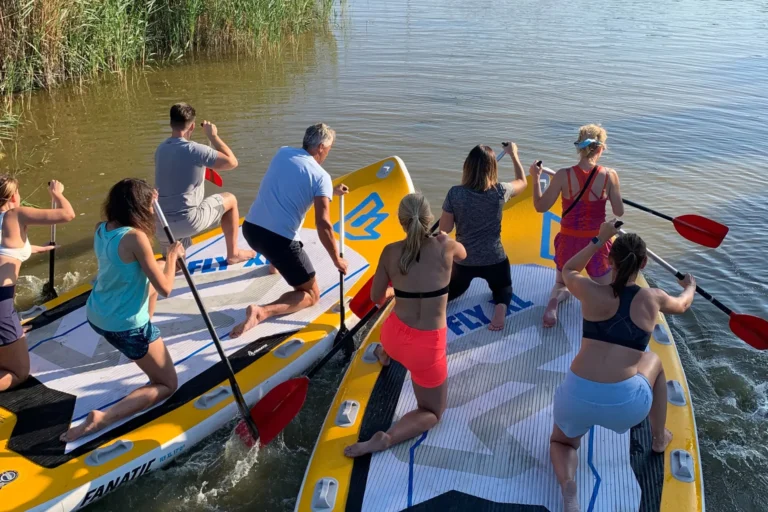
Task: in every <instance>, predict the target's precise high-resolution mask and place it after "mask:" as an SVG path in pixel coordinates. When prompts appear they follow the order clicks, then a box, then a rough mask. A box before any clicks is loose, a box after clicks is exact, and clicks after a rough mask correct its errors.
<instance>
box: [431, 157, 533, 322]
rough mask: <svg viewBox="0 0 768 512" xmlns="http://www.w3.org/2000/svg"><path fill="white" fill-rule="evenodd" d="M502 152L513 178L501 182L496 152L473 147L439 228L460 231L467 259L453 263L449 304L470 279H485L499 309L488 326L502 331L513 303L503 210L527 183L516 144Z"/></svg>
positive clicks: (461, 292) (452, 191) (453, 188)
mask: <svg viewBox="0 0 768 512" xmlns="http://www.w3.org/2000/svg"><path fill="white" fill-rule="evenodd" d="M504 151H505V152H506V153H508V154H509V155H510V156H511V157H512V163H513V164H514V167H515V179H514V180H513V181H511V182H510V183H499V179H498V168H497V165H496V154H495V153H494V152H493V149H491V148H490V147H489V146H483V145H479V146H475V147H474V148H472V151H470V152H469V155H468V156H467V159H466V160H465V161H464V173H463V175H462V179H461V185H456V186H455V187H451V189H450V190H449V191H448V195H447V196H446V198H445V202H444V203H443V214H442V216H441V217H440V230H441V231H444V232H446V233H450V232H451V231H452V230H453V228H454V226H455V227H456V240H457V241H458V242H460V243H461V244H463V245H464V247H465V248H466V250H467V258H466V259H465V260H463V261H462V262H461V264H458V263H454V265H453V272H452V274H451V284H450V292H449V294H448V300H452V299H455V298H456V297H458V296H460V295H461V294H463V293H464V292H465V291H467V288H469V285H470V283H471V282H472V279H474V278H476V277H479V278H481V279H485V281H486V282H487V283H488V286H489V287H490V288H491V292H492V293H493V301H494V302H495V303H496V307H495V308H494V310H493V319H492V320H491V325H489V326H488V328H489V329H490V330H492V331H498V330H501V329H502V328H503V327H504V319H505V318H506V314H507V308H508V307H509V303H510V301H511V300H512V278H511V276H510V273H509V270H510V269H509V259H508V258H507V255H506V253H505V252H504V247H503V246H502V245H501V215H502V214H501V211H502V209H503V208H504V203H506V202H507V201H509V200H510V199H511V198H512V197H514V196H516V195H518V194H520V193H521V192H522V191H523V190H525V187H526V186H527V185H528V182H527V181H526V178H525V173H524V172H523V165H522V164H521V163H520V158H519V157H518V156H517V145H515V143H514V142H508V143H506V144H505V146H504Z"/></svg>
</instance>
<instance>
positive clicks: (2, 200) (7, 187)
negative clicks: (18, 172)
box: [0, 174, 19, 207]
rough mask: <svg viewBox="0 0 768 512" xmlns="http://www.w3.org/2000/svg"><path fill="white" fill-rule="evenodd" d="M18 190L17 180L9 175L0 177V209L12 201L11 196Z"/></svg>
mask: <svg viewBox="0 0 768 512" xmlns="http://www.w3.org/2000/svg"><path fill="white" fill-rule="evenodd" d="M18 190H19V180H17V179H16V178H14V177H12V176H10V175H9V174H3V175H0V207H2V206H4V205H5V204H6V203H7V202H8V201H10V200H11V199H13V195H14V194H15V193H16V192H17V191H18Z"/></svg>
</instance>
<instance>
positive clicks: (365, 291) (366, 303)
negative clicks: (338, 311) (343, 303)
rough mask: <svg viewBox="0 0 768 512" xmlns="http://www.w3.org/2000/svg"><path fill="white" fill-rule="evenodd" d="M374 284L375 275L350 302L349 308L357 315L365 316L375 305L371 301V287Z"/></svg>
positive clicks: (359, 316)
mask: <svg viewBox="0 0 768 512" xmlns="http://www.w3.org/2000/svg"><path fill="white" fill-rule="evenodd" d="M372 286H373V277H371V278H370V279H369V280H368V282H367V283H365V284H364V285H363V287H362V288H360V291H359V292H357V295H355V296H354V297H353V298H352V300H351V301H350V302H349V309H351V310H352V312H353V313H354V314H355V315H356V316H357V318H363V317H364V316H365V315H366V313H368V312H369V311H370V310H371V308H372V307H373V301H371V287H372Z"/></svg>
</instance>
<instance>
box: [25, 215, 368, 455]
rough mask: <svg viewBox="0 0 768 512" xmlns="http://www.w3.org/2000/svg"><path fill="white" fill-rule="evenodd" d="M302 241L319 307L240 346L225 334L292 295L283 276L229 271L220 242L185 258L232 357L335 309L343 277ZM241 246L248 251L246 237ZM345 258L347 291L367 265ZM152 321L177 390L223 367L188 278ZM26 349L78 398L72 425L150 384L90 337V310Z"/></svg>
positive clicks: (275, 321)
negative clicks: (249, 310) (249, 309)
mask: <svg viewBox="0 0 768 512" xmlns="http://www.w3.org/2000/svg"><path fill="white" fill-rule="evenodd" d="M301 239H302V241H303V242H304V249H305V250H306V252H307V254H308V255H309V258H310V260H311V261H312V263H313V265H314V267H315V270H316V272H317V276H316V277H317V282H318V286H319V288H320V292H321V298H320V301H319V302H318V303H317V304H316V305H315V306H313V307H311V308H307V309H305V310H302V311H299V312H297V313H294V314H292V315H286V316H283V317H275V318H272V319H270V320H268V321H267V322H264V323H262V324H260V325H258V326H257V327H256V328H254V329H252V330H250V331H248V332H246V333H245V334H244V335H243V336H241V337H240V338H237V339H235V340H233V339H230V338H229V336H228V334H229V332H230V331H231V329H232V327H233V326H234V325H236V324H237V323H239V322H241V321H243V320H244V319H245V308H246V306H248V305H249V304H253V303H256V304H266V303H269V302H272V301H273V300H275V299H277V298H278V297H279V296H280V295H282V294H283V293H285V292H287V291H290V290H291V289H292V288H291V287H290V286H289V285H288V283H286V282H285V280H284V279H283V278H282V277H280V276H279V275H270V274H269V273H268V269H267V265H266V261H265V260H264V258H263V257H262V256H261V255H258V256H257V257H256V258H254V259H252V260H251V261H249V262H246V263H241V264H238V265H227V264H226V248H225V245H224V237H223V235H217V236H214V237H213V238H210V239H208V240H205V241H203V242H200V243H198V244H195V245H193V246H192V247H190V248H189V249H188V250H187V266H188V267H189V268H190V271H191V273H192V278H193V279H194V281H195V285H196V286H197V289H198V291H199V292H200V295H201V297H202V299H203V302H204V304H205V306H206V309H207V310H208V313H209V315H210V317H211V320H212V321H213V323H214V325H215V327H216V331H217V333H218V335H219V337H220V338H221V340H222V344H223V346H224V351H225V352H226V353H227V355H231V354H233V353H234V352H236V351H237V350H239V349H241V348H243V347H245V346H246V345H248V344H249V343H251V342H253V341H255V340H257V339H259V338H263V337H265V336H270V335H275V334H280V333H284V332H290V331H295V330H299V329H301V328H303V327H304V326H306V325H307V324H309V323H310V322H312V321H313V320H315V318H317V317H318V316H319V315H320V314H322V313H324V312H325V311H327V310H328V309H329V308H331V307H332V306H333V305H334V304H336V303H338V300H339V292H338V285H339V272H338V270H336V268H335V267H334V266H333V264H332V263H331V260H330V257H329V256H328V254H327V252H326V251H325V249H324V248H323V246H322V244H321V243H320V240H319V238H318V236H317V232H316V231H315V230H309V229H302V231H301ZM238 245H239V246H240V247H248V245H247V243H246V242H245V239H244V238H243V236H242V231H241V232H240V240H239V242H238ZM345 257H346V259H347V261H348V262H349V272H348V274H347V278H346V281H345V286H347V287H349V286H351V285H352V284H353V283H354V282H355V281H356V280H357V279H358V278H359V277H360V276H361V275H362V274H363V273H364V271H365V269H367V268H368V266H369V264H368V262H367V261H365V259H364V258H363V257H362V256H360V255H359V254H357V253H355V252H354V251H352V250H351V249H349V248H346V250H345ZM152 321H153V323H154V324H156V325H157V326H158V327H159V328H160V331H161V332H162V337H163V340H164V342H165V344H166V346H167V347H168V350H169V352H170V354H171V357H172V358H173V361H174V364H175V366H176V372H177V373H178V379H179V386H181V385H183V384H184V383H185V382H187V381H189V380H190V379H191V378H193V377H195V376H196V375H198V374H200V373H201V372H202V371H204V370H206V369H207V368H209V367H211V366H212V365H214V364H216V363H217V362H219V361H220V358H219V355H218V353H217V351H216V347H215V345H214V344H213V341H212V340H211V337H210V334H209V333H208V330H207V329H206V327H205V324H204V322H203V319H202V317H201V316H200V313H199V310H198V308H197V305H196V303H195V301H194V298H193V297H192V293H191V292H190V290H189V287H188V286H187V283H186V281H185V279H184V277H183V276H181V275H179V276H177V277H176V283H175V286H174V290H173V293H172V294H171V296H170V297H168V298H166V299H163V298H161V299H160V300H159V301H158V303H157V310H156V312H155V316H154V318H153V320H152ZM27 344H28V346H29V347H30V360H31V368H32V375H34V376H35V377H37V378H38V379H39V380H40V381H42V382H43V383H44V384H45V385H46V386H47V387H49V388H52V389H56V390H59V391H62V392H65V393H69V394H72V395H75V396H76V397H77V401H76V404H75V409H74V413H73V416H72V424H73V425H75V424H77V423H79V422H81V421H83V420H84V418H85V416H86V415H87V414H88V412H90V411H91V410H93V409H101V410H104V409H105V408H107V407H109V406H110V405H112V404H114V403H115V402H117V401H119V400H120V399H122V398H123V397H125V396H126V395H127V394H128V393H130V392H131V391H132V390H133V389H135V388H137V387H139V386H141V385H144V384H146V383H147V378H146V376H145V375H144V373H143V372H142V371H141V370H140V369H139V368H138V366H137V365H136V364H134V363H133V362H132V361H131V360H129V359H128V358H126V357H125V356H124V355H122V354H121V353H120V352H118V351H117V350H115V349H114V348H113V347H112V346H111V345H110V344H109V343H107V342H106V341H105V340H104V339H103V338H102V337H101V336H99V335H97V334H96V333H95V332H94V331H93V330H92V329H91V327H90V326H89V325H88V323H87V321H86V313H85V306H83V307H81V308H79V309H77V310H75V311H73V312H71V313H69V314H67V315H65V316H63V317H61V318H59V319H57V320H55V321H53V322H51V323H49V324H48V325H45V326H43V327H41V328H39V329H36V330H34V331H32V332H30V333H29V336H28V338H27ZM129 419H130V418H126V419H125V420H124V421H123V422H120V423H117V424H114V425H112V426H111V427H110V428H114V427H115V426H117V425H119V424H121V423H124V422H125V421H128V420H129ZM107 430H108V429H107ZM103 433H104V431H101V432H99V433H97V434H96V435H102V434H103ZM92 438H93V436H86V437H83V438H81V439H78V440H77V441H75V442H74V443H68V444H67V448H66V451H67V452H69V451H71V450H73V449H75V448H77V447H78V446H80V445H82V444H84V443H86V442H88V441H90V440H91V439H92Z"/></svg>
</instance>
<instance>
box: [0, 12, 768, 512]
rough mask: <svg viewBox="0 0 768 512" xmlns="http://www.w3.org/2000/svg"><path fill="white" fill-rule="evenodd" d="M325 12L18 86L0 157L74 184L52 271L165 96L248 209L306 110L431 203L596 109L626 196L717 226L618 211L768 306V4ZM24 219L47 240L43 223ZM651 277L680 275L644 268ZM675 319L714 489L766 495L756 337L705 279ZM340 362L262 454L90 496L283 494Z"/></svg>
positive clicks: (750, 500) (230, 500)
mask: <svg viewBox="0 0 768 512" xmlns="http://www.w3.org/2000/svg"><path fill="white" fill-rule="evenodd" d="M336 12H337V16H336V18H335V19H334V21H333V24H332V25H333V26H332V28H330V29H328V30H322V31H317V32H315V33H312V34H307V35H304V36H301V37H297V38H295V39H293V40H292V41H288V42H286V43H285V44H283V45H282V46H281V47H280V49H279V50H274V51H271V52H267V53H265V54H263V55H261V56H258V57H240V58H237V57H230V58H226V59H206V60H197V61H194V62H193V61H189V62H187V63H185V64H181V65H178V66H174V67H171V68H162V69H159V70H156V71H152V72H149V73H146V74H144V73H135V74H131V75H129V76H127V77H123V78H113V77H110V78H108V79H105V80H102V81H100V82H98V83H95V84H91V85H89V86H88V87H87V88H86V90H85V91H79V90H75V89H59V90H56V91H54V92H52V93H50V94H48V93H39V94H35V95H33V96H32V98H31V99H30V101H29V109H30V112H31V113H30V115H29V117H28V122H27V124H26V125H25V126H24V128H23V130H22V134H21V139H20V141H19V146H18V152H17V153H16V154H14V153H13V151H9V150H6V153H8V155H7V156H6V158H5V159H4V160H2V162H0V166H3V167H8V166H11V167H18V168H22V169H25V170H26V173H25V174H24V175H23V177H22V194H23V196H25V195H26V194H28V193H32V192H33V191H34V193H32V194H31V195H30V196H29V197H28V199H29V200H30V201H32V202H34V203H37V204H47V202H48V201H49V199H48V197H47V195H46V193H45V192H44V188H45V187H44V183H45V182H46V181H47V180H48V179H50V178H57V179H60V180H61V181H63V182H64V183H65V185H66V186H67V189H66V191H65V193H66V195H67V196H68V197H69V198H70V199H71V200H72V203H73V205H74V207H75V209H76V211H77V212H78V217H77V219H76V220H75V221H74V222H72V223H71V224H69V225H66V226H63V227H61V228H60V229H59V231H58V235H59V242H60V243H61V244H62V248H61V250H59V251H58V253H59V256H60V257H59V259H58V266H57V285H58V286H59V288H60V289H62V288H67V287H71V286H73V285H74V284H76V283H80V282H86V281H87V280H89V279H90V278H91V277H92V276H93V274H94V272H95V270H96V265H95V259H94V257H93V254H92V250H91V247H92V238H91V234H92V230H93V226H94V224H95V223H96V222H97V221H98V219H99V207H100V204H101V202H102V200H103V199H104V197H105V195H106V192H107V190H108V189H109V187H110V186H111V185H112V184H113V183H114V182H115V181H117V180H118V179H119V178H122V177H125V176H137V177H144V178H148V179H152V175H153V163H152V162H153V160H152V157H153V152H154V149H155V147H156V146H157V144H158V143H159V142H160V141H161V140H163V138H164V137H166V136H167V135H168V128H167V117H166V116H167V111H168V108H169V106H170V105H171V104H173V103H174V102H176V101H180V100H184V101H188V102H190V103H191V104H193V105H194V106H195V107H196V109H197V112H198V117H199V120H203V119H209V120H212V121H213V122H215V123H217V125H218V127H219V133H220V135H221V136H222V137H223V138H224V140H225V141H226V142H227V143H228V144H230V146H231V147H232V148H233V150H234V152H235V153H236V155H237V157H238V159H239V160H240V167H239V168H238V169H237V170H236V171H234V172H231V173H227V174H225V176H224V178H225V181H226V185H225V190H228V191H231V192H234V193H236V194H237V196H238V198H239V200H240V205H241V207H240V208H241V209H240V211H241V213H244V212H245V210H246V209H247V207H248V206H249V205H250V203H251V201H252V200H253V197H254V196H255V194H256V191H257V189H258V185H259V181H260V178H261V176H262V175H263V173H264V171H265V169H266V166H267V164H268V162H269V159H270V158H271V156H272V154H273V153H274V151H275V150H276V149H277V148H278V147H279V146H282V145H299V144H300V143H301V137H302V134H303V130H304V129H305V128H306V126H307V125H309V124H310V123H312V122H316V121H318V120H323V121H325V122H328V123H329V124H331V125H332V126H333V127H334V128H335V129H336V130H337V132H338V141H337V144H336V145H335V147H334V149H333V151H332V152H331V154H330V157H329V158H328V160H327V162H326V168H327V169H328V170H329V171H330V172H331V173H332V174H335V175H339V174H342V173H345V172H348V171H350V170H353V169H356V168H358V167H361V166H363V165H365V164H367V163H370V162H372V161H376V160H379V159H381V158H384V157H386V156H389V155H391V154H397V155H399V156H400V157H402V158H403V159H404V160H405V162H406V164H407V165H408V168H409V170H410V172H411V174H412V176H413V178H414V182H415V184H416V186H417V187H418V188H420V189H421V190H422V191H423V192H424V193H425V194H426V195H427V196H428V198H429V199H430V201H431V202H432V204H433V206H434V207H436V208H439V206H440V205H441V203H442V199H443V197H444V194H445V192H446V191H447V189H448V188H449V186H450V185H452V184H455V183H457V182H458V181H459V179H460V171H461V164H462V162H463V159H464V157H465V156H466V154H467V152H468V151H469V149H471V148H472V146H474V145H475V144H477V143H488V144H492V145H494V146H496V147H498V145H499V143H500V142H501V141H502V140H507V139H511V140H514V141H515V142H517V143H518V145H519V147H520V154H521V157H522V159H523V161H524V164H525V165H526V167H527V166H528V165H529V164H530V162H532V161H533V160H534V159H537V158H540V159H542V160H544V164H545V165H547V166H549V167H555V168H558V167H564V166H568V165H572V164H574V163H575V162H576V160H575V156H574V151H573V145H572V142H573V140H575V136H576V131H577V129H578V127H579V126H580V125H581V124H585V123H588V122H599V123H602V124H603V125H604V126H605V127H606V128H607V130H608V133H609V139H608V142H609V147H610V149H609V151H608V152H607V153H606V154H605V156H604V159H603V161H602V162H601V163H604V164H606V165H609V166H612V167H615V168H616V169H618V170H619V173H620V176H621V180H622V189H623V192H624V195H625V197H627V198H630V199H634V200H636V201H640V202H642V203H644V204H648V205H651V206H653V207H656V208H658V209H661V210H663V211H666V212H669V213H671V214H673V215H679V214H684V213H699V214H702V215H706V216H709V217H712V218H714V219H717V220H719V221H720V222H723V223H725V224H727V225H728V226H730V228H731V232H730V234H729V235H728V238H727V240H726V241H725V243H724V244H723V245H722V246H721V247H720V248H719V249H717V250H706V249H702V248H700V247H697V246H694V245H692V244H691V243H689V242H686V241H685V240H683V239H682V238H680V237H679V236H677V235H676V234H675V232H674V230H673V229H672V228H671V226H670V225H669V224H668V223H665V222H663V221H661V220H659V219H655V218H652V217H650V216H648V215H646V214H642V213H639V212H636V211H629V212H628V213H627V215H626V218H625V220H626V222H627V225H628V228H629V229H631V230H635V231H637V232H639V233H641V234H642V235H643V237H644V238H645V239H646V240H647V241H648V243H649V246H650V247H651V248H653V249H655V250H656V251H657V252H658V253H660V254H661V255H662V256H664V257H665V258H667V259H668V260H669V261H670V262H671V263H673V264H674V265H676V266H678V267H679V268H680V269H681V270H683V271H690V272H693V273H694V275H696V276H697V278H698V280H699V284H700V285H702V286H704V287H705V288H707V289H708V290H709V291H711V292H712V293H713V294H715V295H716V296H719V297H720V298H721V300H723V302H726V303H727V304H728V305H730V306H731V307H732V308H733V309H734V310H736V311H739V312H743V313H749V314H754V315H758V316H762V317H764V318H765V317H768V287H767V286H766V284H765V283H766V280H768V266H767V265H766V264H765V253H766V250H768V235H766V227H765V219H766V216H767V215H768V206H767V205H766V199H767V198H768V179H767V178H766V172H768V151H766V145H767V144H768V96H767V95H766V91H767V90H768V38H767V37H766V34H767V33H768V5H766V3H765V2H762V1H758V0H744V1H742V2H728V1H720V0H717V1H715V0H680V1H671V2H666V3H659V2H650V1H648V0H639V1H636V2H621V1H614V0H611V1H606V2H599V3H595V2H584V1H575V2H573V1H565V0H543V1H542V0H539V1H534V0H521V1H517V2H501V1H494V0H478V1H477V2H466V1H458V0H443V1H437V0H422V1H419V2H415V1H410V0H390V1H387V2H374V1H365V0H354V1H350V2H347V3H345V4H344V5H343V6H337V9H336ZM195 138H196V139H197V140H198V141H203V136H202V134H200V133H198V134H196V137H195ZM502 167H503V168H504V169H505V170H504V172H505V173H506V176H511V169H510V168H509V167H508V164H507V166H502ZM38 185H43V186H42V187H41V188H39V189H38V190H37V191H35V187H37V186H38ZM32 238H33V240H34V241H35V242H37V243H41V244H42V243H45V242H47V241H48V234H47V231H46V230H43V229H41V230H39V231H38V232H35V231H33V232H32ZM46 268H47V266H46V263H45V260H44V258H41V257H40V258H37V259H33V260H31V261H30V263H28V264H26V265H25V268H24V271H23V273H25V274H31V276H30V277H28V278H25V279H24V280H22V283H21V284H22V286H21V287H20V288H21V289H20V299H19V306H25V305H28V304H31V303H32V302H33V301H35V300H36V299H37V297H38V293H39V290H40V287H41V285H42V282H43V280H44V279H45V276H46V275H47V270H46ZM647 274H648V276H649V278H650V279H651V281H652V282H653V283H655V284H656V285H658V286H661V287H664V288H665V289H668V290H672V291H676V290H677V285H676V283H675V281H674V280H673V279H672V278H671V276H669V275H668V274H666V273H665V272H664V271H662V270H660V269H659V267H657V266H654V265H649V268H648V272H647ZM671 323H672V329H673V330H674V332H675V335H676V337H677V339H678V341H679V344H678V346H679V349H680V351H681V356H682V359H683V363H684V366H685V370H686V373H687V375H688V379H689V383H690V385H691V391H692V394H693V399H694V403H695V408H696V419H697V423H698V427H699V436H700V440H701V447H702V453H703V464H704V475H705V488H706V500H707V505H708V506H709V509H710V510H715V511H721V510H745V511H758V510H764V509H765V502H766V499H767V498H768V491H766V489H768V486H766V484H768V478H767V477H766V475H768V449H767V448H766V446H768V429H766V416H767V415H768V395H767V393H766V392H767V391H768V389H767V387H766V383H765V382H764V375H765V374H766V370H765V369H766V363H768V355H767V354H765V353H758V352H756V351H754V350H751V349H750V348H748V347H747V346H746V345H745V344H744V343H742V342H741V341H739V340H738V339H737V338H735V337H734V336H733V335H732V334H731V333H730V331H729V329H728V326H727V319H726V317H725V316H724V315H722V314H721V313H720V312H719V311H717V310H716V309H715V308H714V307H712V306H711V305H710V304H709V303H707V302H706V301H704V300H702V299H701V298H697V299H696V301H695V302H694V305H693V308H692V309H691V310H690V311H689V312H688V313H687V314H685V315H683V316H682V317H676V318H673V319H672V320H671ZM342 371H343V366H342V363H341V362H340V361H339V362H338V363H337V364H336V366H333V365H331V367H329V368H327V369H326V370H325V372H324V373H323V374H322V375H321V376H320V378H321V380H320V381H319V382H318V383H317V384H318V385H313V386H311V390H312V391H311V394H310V397H309V400H308V406H307V407H306V408H305V411H304V412H303V413H302V415H301V416H300V417H299V419H298V420H297V421H295V422H294V423H293V424H292V425H291V426H290V427H289V428H288V429H287V430H286V432H285V435H284V436H283V437H281V438H280V439H279V440H278V441H276V442H275V443H274V444H273V445H270V446H269V447H268V448H266V449H265V450H262V451H261V452H260V453H258V454H257V453H255V452H254V453H251V454H245V453H243V452H241V451H240V450H239V449H238V448H237V446H229V445H227V443H226V441H227V439H228V436H229V432H224V431H222V432H220V433H219V434H217V435H215V436H213V437H212V438H211V439H210V440H209V441H207V442H206V443H205V444H204V445H203V446H202V447H201V448H200V449H198V450H197V451H195V452H193V453H192V454H189V455H187V456H185V458H184V459H183V464H177V465H176V466H174V467H173V468H171V469H169V470H168V471H162V472H158V473H156V474H153V475H151V476H149V477H147V478H144V479H142V481H141V482H140V483H138V484H136V485H131V486H127V487H125V488H121V489H120V490H118V491H116V492H115V493H113V494H112V495H111V496H109V497H108V498H106V499H105V500H103V501H101V502H99V503H98V504H97V505H95V506H94V507H93V510H105V511H106V510H111V511H117V510H120V511H123V510H124V511H128V510H138V509H151V510H179V511H181V510H185V511H188V510H227V511H230V510H231V511H236V510H243V511H245V510H292V508H293V505H294V501H295V496H296V494H297V492H298V489H299V486H300V484H301V478H302V475H303V472H304V468H305V466H306V463H307V460H308V458H309V455H310V453H311V449H312V446H313V443H314V441H315V439H316V436H317V430H318V428H319V426H320V424H321V422H322V420H323V418H324V416H325V411H326V409H327V407H328V405H329V403H330V401H331V399H332V396H333V393H334V391H335V388H336V384H337V383H338V381H339V379H340V378H341V373H342ZM323 379H324V380H323Z"/></svg>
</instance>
